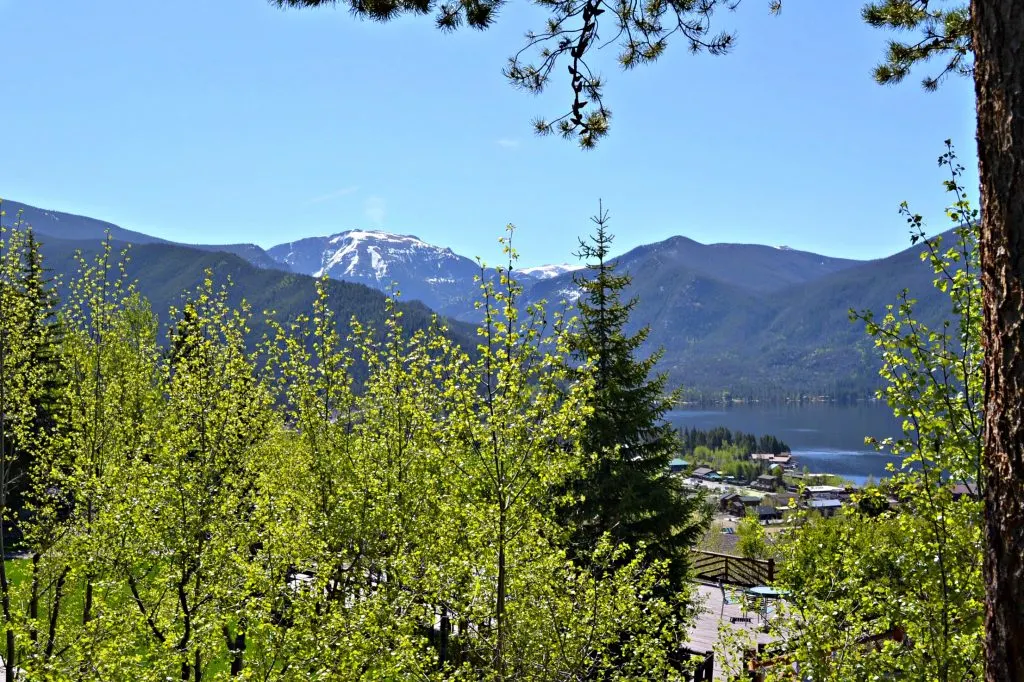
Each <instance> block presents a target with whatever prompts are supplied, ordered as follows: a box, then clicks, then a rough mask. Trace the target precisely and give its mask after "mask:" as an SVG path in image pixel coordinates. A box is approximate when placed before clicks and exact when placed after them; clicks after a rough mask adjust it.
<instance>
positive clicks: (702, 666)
mask: <svg viewBox="0 0 1024 682" xmlns="http://www.w3.org/2000/svg"><path fill="white" fill-rule="evenodd" d="M683 653H684V654H686V655H690V656H703V657H704V659H703V660H702V661H700V662H699V663H698V664H697V666H696V667H695V668H694V669H693V672H685V673H683V679H684V680H686V682H712V681H713V680H714V679H715V654H714V652H713V651H708V652H706V653H696V652H693V651H689V650H687V649H683Z"/></svg>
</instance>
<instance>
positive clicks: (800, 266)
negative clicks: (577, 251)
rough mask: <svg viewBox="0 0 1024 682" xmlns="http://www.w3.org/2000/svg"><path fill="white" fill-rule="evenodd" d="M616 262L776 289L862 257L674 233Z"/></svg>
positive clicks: (647, 271)
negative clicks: (709, 241) (710, 240)
mask: <svg viewBox="0 0 1024 682" xmlns="http://www.w3.org/2000/svg"><path fill="white" fill-rule="evenodd" d="M617 262H620V263H622V265H623V267H626V268H629V269H630V271H632V272H635V273H638V274H639V273H640V272H641V270H642V271H643V273H644V274H643V276H644V278H645V279H649V278H651V277H660V276H664V275H665V274H668V275H671V273H672V272H673V271H675V270H685V271H687V272H693V273H695V274H697V275H700V276H702V277H707V278H711V279H716V280H719V281H721V282H724V283H726V284H730V285H732V286H736V287H740V288H742V289H750V290H752V291H760V292H773V291H778V290H781V289H785V288H786V287H789V286H792V285H794V284H800V283H802V282H811V281H814V280H816V279H818V278H820V277H824V276H826V275H829V274H831V273H833V272H838V271H840V270H843V269H845V268H849V267H852V266H854V265H857V264H858V263H860V262H861V261H856V260H849V259H845V258H830V257H828V256H822V255H819V254H816V253H810V252H807V251H797V250H794V249H788V248H775V247H772V246H762V245H759V244H701V243H700V242H696V241H694V240H692V239H689V238H687V237H670V238H669V239H666V240H664V241H661V242H657V243H655V244H647V245H645V246H639V247H637V248H635V249H633V250H631V251H628V252H627V253H625V254H623V255H622V256H620V257H619V258H618V259H617Z"/></svg>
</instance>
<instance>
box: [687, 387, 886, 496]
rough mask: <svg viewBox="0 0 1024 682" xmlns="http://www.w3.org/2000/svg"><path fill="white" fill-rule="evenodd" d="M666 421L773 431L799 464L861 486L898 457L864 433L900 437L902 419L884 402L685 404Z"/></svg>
mask: <svg viewBox="0 0 1024 682" xmlns="http://www.w3.org/2000/svg"><path fill="white" fill-rule="evenodd" d="M668 419H669V421H670V422H672V423H673V424H675V425H676V426H677V427H678V428H684V427H689V428H695V427H696V428H698V429H705V430H706V429H711V428H714V427H716V426H724V427H726V428H728V429H730V430H732V431H743V432H744V433H752V434H754V435H757V436H762V435H768V434H770V435H773V436H776V437H777V438H779V439H780V440H782V441H784V442H785V443H786V444H788V445H789V446H790V448H792V450H793V455H794V459H796V460H797V467H798V468H803V467H807V469H808V470H810V471H811V472H814V473H829V474H837V475H839V476H842V477H843V478H847V479H849V480H851V481H853V482H854V483H857V484H863V483H864V481H866V480H867V478H868V476H874V477H875V478H879V477H882V476H885V475H886V471H885V466H886V464H888V463H890V462H893V463H898V462H899V459H898V458H896V457H893V456H891V455H886V454H884V453H880V452H877V451H876V450H874V449H872V447H871V446H869V445H865V444H864V437H865V436H874V437H875V438H878V439H879V440H881V439H882V438H887V437H897V436H900V435H901V431H900V423H899V421H898V420H897V419H896V418H895V417H893V416H892V411H891V410H889V408H888V407H887V406H886V405H885V404H884V403H868V402H864V403H856V404H853V405H838V404H833V403H805V404H803V405H800V404H795V403H794V404H782V405H763V404H757V403H753V404H733V405H729V406H722V407H713V408H694V409H686V408H681V409H678V410H673V411H672V412H670V413H669V415H668Z"/></svg>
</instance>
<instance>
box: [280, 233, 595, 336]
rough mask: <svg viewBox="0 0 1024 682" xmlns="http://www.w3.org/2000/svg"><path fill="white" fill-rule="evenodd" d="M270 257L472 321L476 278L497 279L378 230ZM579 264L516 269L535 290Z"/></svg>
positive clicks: (462, 260) (446, 253)
mask: <svg viewBox="0 0 1024 682" xmlns="http://www.w3.org/2000/svg"><path fill="white" fill-rule="evenodd" d="M268 253H269V254H270V256H271V257H272V258H274V259H276V260H277V261H278V262H280V263H283V264H285V265H287V266H288V267H289V268H291V269H292V270H293V271H295V272H301V273H302V274H306V275H312V276H313V277H322V276H323V275H327V276H328V277H330V278H331V279H338V280H342V281H346V282H358V283H360V284H366V285H367V286H371V287H374V288H376V289H380V290H382V291H390V290H392V289H396V290H398V291H399V292H401V294H402V299H403V300H417V301H422V302H423V303H425V304H426V305H427V306H429V307H431V308H433V309H434V310H436V311H438V312H439V313H442V314H444V315H451V316H453V317H459V318H465V319H472V318H473V301H474V300H475V297H476V294H477V293H478V284H477V283H476V281H475V278H476V277H478V276H480V275H483V276H484V277H492V276H494V272H495V271H494V270H492V269H488V270H484V271H481V269H480V266H479V265H478V264H477V263H476V261H474V260H472V259H470V258H467V257H465V256H460V255H459V254H457V253H455V252H454V251H452V250H451V249H450V248H447V247H441V246H435V245H434V244H428V243H427V242H424V241H423V240H421V239H420V238H419V237H415V236H413V235H404V234H392V233H390V232H383V231H379V230H349V231H346V232H339V233H338V234H333V235H330V236H327V237H309V238H306V239H300V240H298V241H294V242H288V243H286V244H279V245H277V246H274V247H271V248H270V249H269V250H268ZM580 267H582V266H578V265H568V264H565V265H542V266H538V267H531V268H524V269H521V270H516V276H517V277H518V278H519V279H520V281H522V282H523V283H524V284H525V285H532V284H533V283H535V282H540V281H544V280H548V279H552V278H555V277H559V276H562V275H565V274H566V273H569V272H572V271H574V270H577V269H579V268H580Z"/></svg>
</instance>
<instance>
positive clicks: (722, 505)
mask: <svg viewBox="0 0 1024 682" xmlns="http://www.w3.org/2000/svg"><path fill="white" fill-rule="evenodd" d="M739 498H740V494H739V493H737V492H731V493H726V494H724V495H722V496H721V497H720V498H718V508H719V510H721V511H728V510H729V507H730V506H732V503H733V502H735V501H736V500H738V499H739Z"/></svg>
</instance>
